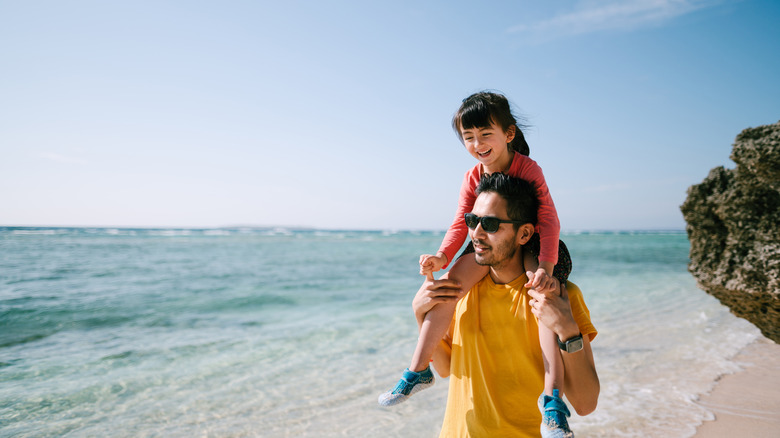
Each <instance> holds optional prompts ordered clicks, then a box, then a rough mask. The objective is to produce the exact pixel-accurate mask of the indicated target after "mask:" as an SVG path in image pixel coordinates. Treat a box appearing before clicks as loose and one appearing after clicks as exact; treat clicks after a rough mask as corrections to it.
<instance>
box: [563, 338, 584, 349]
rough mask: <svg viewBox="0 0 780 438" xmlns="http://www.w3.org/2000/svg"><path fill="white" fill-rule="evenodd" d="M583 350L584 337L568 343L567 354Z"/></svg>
mask: <svg viewBox="0 0 780 438" xmlns="http://www.w3.org/2000/svg"><path fill="white" fill-rule="evenodd" d="M580 350H582V337H580V338H577V339H574V340H572V341H569V342H567V343H566V352H568V353H575V352H577V351H580Z"/></svg>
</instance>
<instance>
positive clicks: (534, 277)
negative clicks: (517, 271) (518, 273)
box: [524, 268, 561, 294]
mask: <svg viewBox="0 0 780 438" xmlns="http://www.w3.org/2000/svg"><path fill="white" fill-rule="evenodd" d="M525 274H526V275H527V276H528V283H526V284H525V285H524V286H525V287H526V288H527V289H534V290H536V291H537V292H541V293H543V294H549V293H551V292H555V293H556V294H557V293H558V292H559V290H560V287H561V286H560V282H559V281H558V279H557V278H555V277H553V276H552V275H549V274H548V273H547V271H545V270H544V269H542V268H539V269H537V270H536V272H531V271H528V272H526V273H525Z"/></svg>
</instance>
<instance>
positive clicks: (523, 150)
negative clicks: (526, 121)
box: [509, 125, 531, 157]
mask: <svg viewBox="0 0 780 438" xmlns="http://www.w3.org/2000/svg"><path fill="white" fill-rule="evenodd" d="M509 148H510V149H512V150H513V151H515V152H517V153H518V154H520V155H525V156H526V157H527V156H528V155H529V154H530V153H531V148H530V147H528V143H526V141H525V136H524V135H523V130H522V129H520V127H519V126H517V125H515V138H514V139H512V143H510V144H509Z"/></svg>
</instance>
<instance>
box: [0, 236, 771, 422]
mask: <svg viewBox="0 0 780 438" xmlns="http://www.w3.org/2000/svg"><path fill="white" fill-rule="evenodd" d="M442 237H443V233H439V232H435V233H434V232H430V233H409V232H398V233H387V232H386V233H383V232H358V231H300V230H285V229H277V230H256V229H221V230H148V229H139V230H130V229H67V228H0V437H10V436H14V437H16V436H23V437H25V436H29V437H32V436H35V437H41V436H44V437H47V436H51V437H54V436H64V435H66V436H72V437H82V436H83V437H87V436H112V437H135V436H160V437H171V436H194V435H197V436H215V437H216V436H219V437H232V436H236V437H238V436H264V437H287V436H291V437H292V436H311V437H331V436H333V437H335V436H359V437H373V436H388V437H393V436H398V437H402V436H403V437H435V436H437V435H438V430H439V427H440V425H441V420H442V416H443V412H444V404H445V401H446V392H447V384H446V383H447V382H446V380H444V381H441V382H439V383H438V384H437V385H436V386H434V387H433V388H432V389H430V390H427V391H424V392H422V393H420V394H419V395H417V396H415V397H414V398H413V399H412V400H410V401H409V402H408V403H405V404H403V405H401V406H398V407H397V408H395V409H382V408H379V407H378V406H377V405H376V397H377V395H378V394H379V393H380V392H382V391H383V390H385V389H387V388H388V387H390V386H392V385H393V384H394V383H395V380H396V379H397V377H398V375H399V373H400V371H402V370H403V368H404V367H405V366H406V365H407V361H408V357H409V355H410V354H411V351H412V350H413V347H414V342H415V337H416V323H415V321H414V318H413V316H412V315H411V309H410V303H411V298H412V296H413V293H414V292H415V291H416V290H417V287H418V286H419V284H420V281H421V277H420V276H419V275H418V274H417V259H418V256H419V254H421V253H425V252H432V251H434V250H435V249H436V248H438V244H439V242H440V240H441V238H442ZM564 240H565V241H566V243H567V245H568V247H569V249H570V251H571V253H572V257H573V259H574V271H573V273H572V276H571V279H572V281H574V282H575V283H577V284H579V285H580V287H581V288H582V290H583V292H584V293H585V297H586V301H587V303H588V305H589V307H590V309H591V313H592V319H593V321H594V323H595V325H596V327H597V328H598V329H599V331H600V333H599V336H598V337H597V338H596V340H595V341H594V344H593V346H594V355H595V358H596V363H597V367H598V370H599V374H600V377H601V381H602V394H601V398H600V405H599V408H598V410H597V411H596V412H595V413H593V414H592V415H589V416H587V417H584V418H574V419H573V420H572V426H573V428H574V429H575V432H577V433H578V436H580V437H587V436H593V437H598V436H610V437H622V436H625V437H653V436H657V437H686V436H690V435H692V433H693V431H694V428H695V426H696V425H697V424H699V423H700V422H701V421H702V420H704V419H707V418H711V414H710V413H709V412H707V411H706V410H704V409H703V408H701V407H699V406H698V405H697V404H696V403H695V399H696V397H697V395H698V394H700V393H703V392H706V391H708V390H709V389H710V388H711V387H712V384H713V381H714V379H715V378H716V377H717V376H719V375H720V374H722V373H724V372H730V371H734V370H735V369H736V367H735V365H734V364H732V363H731V362H730V361H729V360H728V359H729V358H730V357H732V356H733V355H734V354H735V353H736V352H737V351H738V350H739V349H741V348H742V347H743V346H745V345H747V344H748V343H750V342H752V341H753V340H755V339H757V338H758V337H759V333H758V331H757V330H756V329H755V328H753V327H752V326H750V325H749V324H748V323H746V322H744V321H742V320H739V319H737V318H736V317H734V316H732V315H731V314H729V313H728V311H727V310H726V309H725V308H724V307H722V306H721V305H720V304H719V303H718V302H717V301H716V300H715V299H713V298H711V297H709V296H708V295H706V294H705V293H704V292H702V291H700V290H699V289H698V288H697V287H696V284H695V281H694V280H693V278H692V277H691V276H690V274H688V272H687V270H686V264H687V261H688V260H687V254H688V242H687V239H686V236H685V234H684V233H594V234H569V235H565V236H564Z"/></svg>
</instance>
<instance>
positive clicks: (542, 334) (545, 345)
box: [539, 324, 564, 397]
mask: <svg viewBox="0 0 780 438" xmlns="http://www.w3.org/2000/svg"><path fill="white" fill-rule="evenodd" d="M539 345H541V347H542V359H543V360H544V393H545V394H546V395H553V390H554V389H557V390H558V391H559V393H560V394H561V395H560V396H561V397H562V396H563V373H564V371H563V358H561V350H560V349H559V348H558V337H557V336H556V335H555V333H553V331H552V330H550V329H549V328H547V326H545V325H544V324H539Z"/></svg>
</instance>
